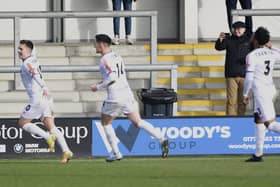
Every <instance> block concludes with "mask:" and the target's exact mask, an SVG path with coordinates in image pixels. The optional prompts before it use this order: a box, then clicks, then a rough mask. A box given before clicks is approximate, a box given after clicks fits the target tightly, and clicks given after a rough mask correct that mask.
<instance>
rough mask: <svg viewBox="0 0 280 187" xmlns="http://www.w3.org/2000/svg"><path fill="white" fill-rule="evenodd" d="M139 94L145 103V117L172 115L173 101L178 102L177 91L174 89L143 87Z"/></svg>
mask: <svg viewBox="0 0 280 187" xmlns="http://www.w3.org/2000/svg"><path fill="white" fill-rule="evenodd" d="M138 96H139V98H140V100H141V101H142V102H143V104H144V116H145V117H171V116H172V112H173V103H175V102H177V93H176V92H175V91H174V89H167V88H152V89H141V90H140V91H139V92H138Z"/></svg>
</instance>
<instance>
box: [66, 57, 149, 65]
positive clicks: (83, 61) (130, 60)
mask: <svg viewBox="0 0 280 187" xmlns="http://www.w3.org/2000/svg"><path fill="white" fill-rule="evenodd" d="M122 58H123V60H124V62H125V64H150V61H149V59H148V58H147V57H146V56H122ZM99 61H100V57H84V56H82V57H70V64H72V65H94V66H97V65H98V64H99Z"/></svg>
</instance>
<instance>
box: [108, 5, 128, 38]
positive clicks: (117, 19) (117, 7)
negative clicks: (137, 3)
mask: <svg viewBox="0 0 280 187" xmlns="http://www.w3.org/2000/svg"><path fill="white" fill-rule="evenodd" d="M112 1H113V10H121V6H122V2H123V7H124V10H132V0H112ZM113 24H114V34H115V35H120V17H114V20H113ZM125 34H126V35H130V34H131V17H125Z"/></svg>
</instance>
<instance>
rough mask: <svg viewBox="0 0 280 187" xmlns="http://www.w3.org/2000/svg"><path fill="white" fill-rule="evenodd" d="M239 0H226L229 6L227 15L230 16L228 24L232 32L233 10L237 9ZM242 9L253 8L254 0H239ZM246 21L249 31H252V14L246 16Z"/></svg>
mask: <svg viewBox="0 0 280 187" xmlns="http://www.w3.org/2000/svg"><path fill="white" fill-rule="evenodd" d="M237 1H238V0H226V7H227V17H228V26H229V30H230V32H231V31H232V16H231V11H232V10H236V7H237ZM239 3H240V5H241V8H242V9H252V0H239ZM245 23H246V27H247V31H248V32H249V33H252V30H253V20H252V16H246V17H245Z"/></svg>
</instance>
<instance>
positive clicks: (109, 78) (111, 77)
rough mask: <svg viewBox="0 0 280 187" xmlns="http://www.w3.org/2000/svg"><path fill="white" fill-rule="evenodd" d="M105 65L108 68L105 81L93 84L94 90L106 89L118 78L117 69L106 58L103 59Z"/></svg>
mask: <svg viewBox="0 0 280 187" xmlns="http://www.w3.org/2000/svg"><path fill="white" fill-rule="evenodd" d="M102 63H103V67H104V69H105V70H106V77H105V78H104V80H103V81H101V82H99V83H98V84H96V85H92V86H91V90H92V91H97V90H101V89H106V88H107V87H109V86H111V85H113V84H114V83H115V82H116V80H117V73H116V71H115V70H114V69H113V68H112V67H111V66H110V64H109V63H107V61H106V60H105V59H103V60H102Z"/></svg>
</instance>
